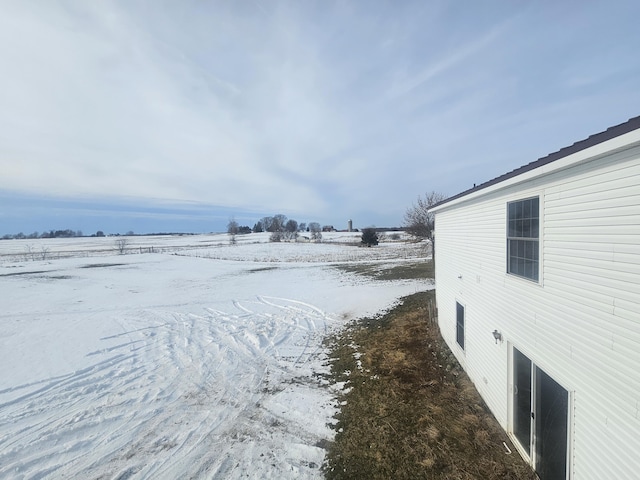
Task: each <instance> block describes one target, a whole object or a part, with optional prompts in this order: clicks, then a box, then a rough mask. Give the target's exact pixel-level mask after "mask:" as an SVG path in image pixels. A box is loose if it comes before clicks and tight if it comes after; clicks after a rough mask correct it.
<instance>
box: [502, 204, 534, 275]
mask: <svg viewBox="0 0 640 480" xmlns="http://www.w3.org/2000/svg"><path fill="white" fill-rule="evenodd" d="M532 200H535V201H536V204H535V205H536V207H535V210H537V211H535V212H534V208H533V207H532V205H533V204H531V203H529V202H531V201H532ZM517 209H520V213H518V212H516V211H515V210H517ZM534 213H535V215H536V216H534ZM541 219H542V208H541V196H540V195H532V196H529V197H525V198H518V199H516V200H511V201H508V202H507V205H506V240H507V241H506V273H507V274H508V275H512V276H515V277H517V278H522V279H524V280H527V281H530V282H534V283H538V284H540V283H541V278H542V275H541V271H542V269H541V266H542V259H541V257H542V255H541V252H540V245H541V237H542V229H541V225H542V221H541ZM513 249H517V250H518V252H517V253H515V254H512V251H513Z"/></svg>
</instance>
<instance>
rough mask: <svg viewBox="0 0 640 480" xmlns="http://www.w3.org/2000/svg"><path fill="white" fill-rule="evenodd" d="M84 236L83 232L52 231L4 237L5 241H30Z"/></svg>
mask: <svg viewBox="0 0 640 480" xmlns="http://www.w3.org/2000/svg"><path fill="white" fill-rule="evenodd" d="M83 236H84V235H83V234H82V232H81V231H80V230H69V229H67V230H50V231H48V232H42V233H38V232H33V233H30V234H28V235H25V234H24V233H22V232H20V233H16V234H10V233H9V234H6V235H3V236H2V239H3V240H12V239H14V238H15V239H16V240H22V239H25V238H28V239H32V238H72V237H83Z"/></svg>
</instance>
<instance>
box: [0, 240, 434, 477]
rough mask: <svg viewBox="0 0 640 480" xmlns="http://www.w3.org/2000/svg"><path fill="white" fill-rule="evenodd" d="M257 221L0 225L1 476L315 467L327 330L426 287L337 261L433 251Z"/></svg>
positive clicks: (326, 415) (332, 408) (322, 439)
mask: <svg viewBox="0 0 640 480" xmlns="http://www.w3.org/2000/svg"><path fill="white" fill-rule="evenodd" d="M267 238H268V236H267V235H264V234H262V235H255V234H252V235H246V236H238V237H237V239H238V244H237V245H229V239H228V237H227V236H226V235H198V236H165V237H128V242H129V244H128V246H127V248H128V250H127V253H128V254H126V255H117V252H116V250H115V249H114V248H113V244H114V239H113V238H93V239H87V238H82V239H66V240H61V239H50V240H44V239H43V240H20V241H18V240H10V241H3V242H0V291H1V292H2V297H1V301H0V306H1V307H2V308H1V309H0V351H1V352H2V367H1V368H0V477H1V478H17V479H20V478H25V479H26V478H30V479H31V478H61V477H67V478H69V477H73V478H118V479H124V478H136V479H137V478H153V479H157V478H167V479H173V478H274V479H275V478H277V479H282V478H322V473H321V470H320V466H321V465H322V462H323V459H324V455H325V450H324V449H323V445H325V444H326V442H327V441H328V440H331V438H332V437H333V431H332V430H331V429H330V427H329V425H330V424H331V423H332V421H333V420H332V419H333V415H334V414H335V412H336V408H337V405H336V404H335V398H334V393H335V392H333V391H332V390H331V388H330V387H329V386H328V385H327V382H326V381H325V380H324V379H323V377H322V374H323V373H326V372H327V365H326V352H325V350H324V347H323V345H322V340H323V338H324V337H325V336H326V335H327V333H329V332H331V331H333V330H335V329H338V328H340V327H341V326H343V325H344V324H345V322H346V321H347V320H349V319H352V318H355V317H359V316H363V315H368V314H373V313H376V312H378V311H380V310H383V309H385V308H387V307H389V306H390V305H391V304H392V303H393V302H394V301H395V300H396V299H397V298H399V297H401V296H403V295H407V294H410V293H414V292H416V291H419V290H425V289H428V288H432V285H430V284H429V283H428V281H426V280H423V281H395V282H381V281H375V280H372V279H367V278H365V277H359V276H355V275H351V274H347V273H345V272H342V271H340V270H337V269H335V268H333V267H332V265H334V264H336V263H341V262H348V263H354V262H384V263H385V264H393V263H397V262H404V261H407V260H412V261H415V259H416V258H420V257H423V256H424V253H425V252H424V249H423V247H421V246H420V244H411V243H407V242H404V241H397V242H389V243H384V244H381V245H380V246H379V247H376V248H358V247H356V246H354V245H352V244H350V242H351V243H352V242H353V241H357V238H358V237H357V234H339V233H334V234H325V242H323V243H319V244H315V243H282V244H277V243H268V242H267ZM42 250H45V252H46V258H47V259H46V260H42V259H41V258H42V257H37V256H35V255H32V252H34V251H35V252H40V251H42ZM152 251H153V252H154V253H147V252H152ZM134 253H135V254H134ZM39 258H40V259H39Z"/></svg>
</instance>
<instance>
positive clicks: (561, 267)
mask: <svg viewBox="0 0 640 480" xmlns="http://www.w3.org/2000/svg"><path fill="white" fill-rule="evenodd" d="M529 177H531V180H530V181H528V182H525V183H522V184H511V185H509V186H508V187H507V188H504V189H502V190H500V189H493V190H492V191H490V192H488V193H487V194H486V195H477V196H474V197H473V198H471V199H470V200H468V201H464V199H463V200H461V201H458V202H456V203H455V204H454V205H453V206H451V207H447V205H446V204H445V205H443V207H441V208H440V209H437V210H436V232H435V238H436V257H435V258H436V295H437V300H438V308H439V323H440V328H441V331H442V334H443V336H444V337H445V340H446V341H447V343H448V344H449V345H452V346H453V345H455V342H456V308H455V305H456V301H459V302H460V303H462V304H464V305H465V306H466V307H467V308H466V309H465V315H466V318H465V320H466V321H465V352H464V355H463V354H462V352H461V351H460V349H458V348H453V347H452V351H453V352H454V353H455V354H456V355H457V357H458V360H459V361H460V362H461V364H462V365H463V367H465V369H466V370H467V372H468V373H469V376H470V377H471V379H472V380H473V382H474V384H475V385H476V387H477V388H478V390H479V391H480V393H481V394H482V396H483V398H484V399H485V401H486V402H487V404H488V405H489V407H490V408H491V410H492V411H493V413H494V415H495V416H496V418H497V419H498V421H499V422H500V424H501V425H503V427H504V428H508V422H509V401H510V391H509V388H511V387H510V377H509V364H508V358H509V355H508V349H509V345H514V346H516V347H517V348H518V349H519V350H521V351H523V352H524V353H525V354H526V355H527V356H528V357H529V358H531V360H532V361H534V362H535V363H536V364H537V365H539V366H540V368H542V369H543V370H544V371H545V372H547V373H548V374H549V375H551V376H552V377H553V378H554V379H556V380H557V381H558V382H560V383H561V384H562V385H564V386H565V387H566V388H568V389H569V391H570V393H571V395H572V402H571V405H572V411H571V412H570V420H571V432H572V433H571V437H572V438H571V443H570V445H571V455H570V459H571V472H572V478H573V479H601V478H634V476H636V475H637V472H638V471H640V457H638V455H637V452H638V451H640V434H638V432H640V147H639V146H634V147H632V148H628V149H627V150H624V151H621V152H618V153H614V154H611V155H608V156H604V157H602V158H596V159H593V160H592V161H588V162H583V163H581V164H577V165H574V166H571V167H570V168H567V169H565V170H560V171H557V172H553V173H551V174H541V175H540V176H538V177H534V176H532V175H529ZM532 196H539V198H540V214H541V218H540V279H541V280H543V282H541V283H540V284H536V283H534V282H531V281H525V280H522V279H519V278H517V277H514V276H513V275H509V274H507V273H506V272H507V265H506V261H507V252H506V242H505V238H506V234H507V232H506V224H507V222H506V220H507V219H506V215H507V212H506V205H507V203H508V202H511V201H514V200H519V199H524V198H527V197H532ZM459 277H461V278H459ZM493 330H498V331H500V332H501V333H502V335H503V338H504V340H505V341H504V342H503V343H498V344H496V343H495V340H494V338H493V336H492V334H491V332H492V331H493Z"/></svg>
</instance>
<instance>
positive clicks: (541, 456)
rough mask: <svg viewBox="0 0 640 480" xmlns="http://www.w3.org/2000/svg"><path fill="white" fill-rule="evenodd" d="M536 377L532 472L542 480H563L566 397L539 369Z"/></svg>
mask: <svg viewBox="0 0 640 480" xmlns="http://www.w3.org/2000/svg"><path fill="white" fill-rule="evenodd" d="M535 377H536V387H535V392H536V402H535V403H536V408H535V445H536V463H535V469H536V472H538V475H539V476H540V478H541V479H542V480H556V479H557V480H566V478H567V433H568V431H567V430H568V428H567V420H568V418H567V414H568V409H569V393H568V392H567V391H566V390H565V389H564V388H562V387H561V386H560V385H559V384H558V383H557V382H556V381H555V380H553V378H551V377H550V376H549V375H547V374H546V373H545V372H544V371H542V370H540V369H539V368H538V367H536V374H535Z"/></svg>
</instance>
